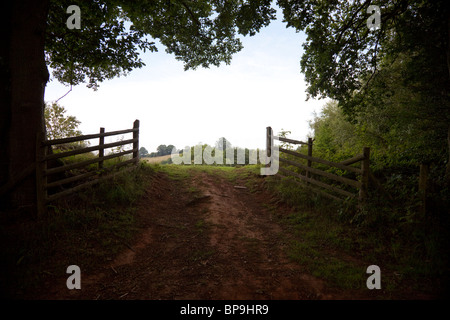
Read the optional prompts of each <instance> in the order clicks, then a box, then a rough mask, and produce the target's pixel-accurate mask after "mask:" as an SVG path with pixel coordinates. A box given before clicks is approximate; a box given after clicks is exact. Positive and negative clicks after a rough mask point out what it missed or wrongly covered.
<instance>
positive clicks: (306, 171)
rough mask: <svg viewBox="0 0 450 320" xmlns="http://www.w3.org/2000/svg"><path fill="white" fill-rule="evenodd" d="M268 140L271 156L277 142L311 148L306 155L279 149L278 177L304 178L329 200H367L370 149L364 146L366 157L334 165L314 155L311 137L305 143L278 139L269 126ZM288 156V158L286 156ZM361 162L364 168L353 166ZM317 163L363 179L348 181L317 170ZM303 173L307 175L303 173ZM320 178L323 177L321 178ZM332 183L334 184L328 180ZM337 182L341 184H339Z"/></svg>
mask: <svg viewBox="0 0 450 320" xmlns="http://www.w3.org/2000/svg"><path fill="white" fill-rule="evenodd" d="M266 137H267V155H268V156H270V155H271V153H272V148H273V143H274V142H273V141H274V140H278V141H281V142H284V143H289V144H294V145H307V146H308V154H307V155H305V154H302V153H300V152H296V151H293V150H289V149H286V148H283V147H279V148H278V150H279V152H280V156H279V165H280V166H279V171H278V173H277V175H279V176H281V177H289V176H291V177H295V178H298V179H300V181H301V182H302V183H303V185H304V186H305V185H306V186H307V187H308V188H310V189H311V190H313V191H315V192H318V193H320V194H322V195H324V196H326V197H328V198H331V199H334V200H338V201H343V200H344V199H346V198H355V197H358V200H359V203H360V204H364V202H365V201H366V199H367V190H368V185H369V174H370V172H369V158H370V148H368V147H364V148H363V150H362V154H359V155H356V156H354V157H352V158H350V159H347V160H345V161H342V162H339V163H337V162H332V161H328V160H325V159H320V158H316V157H313V156H312V153H313V140H312V139H311V138H309V139H308V142H303V141H299V140H293V139H288V138H284V137H278V136H274V135H273V132H272V128H271V127H267V131H266ZM283 154H284V155H283ZM285 155H290V156H292V157H290V158H291V159H288V157H287V156H285ZM297 159H304V160H306V164H303V163H300V162H298V161H295V160H297ZM357 162H361V165H360V167H359V168H358V167H353V166H351V165H352V164H355V163H357ZM313 163H320V164H322V165H326V166H327V167H334V168H338V169H341V170H344V171H346V172H348V173H353V174H354V175H356V176H359V177H360V178H359V179H356V178H348V177H344V176H341V175H337V174H333V173H330V172H327V171H324V170H321V169H319V168H314V167H313ZM283 164H284V165H287V166H291V167H295V168H299V169H301V171H300V172H301V173H298V172H294V171H292V170H290V169H287V168H286V167H285V166H282V165H283ZM302 173H303V174H302ZM319 176H320V177H321V178H322V180H321V178H319ZM323 178H325V179H326V182H325V181H323ZM330 180H332V184H330V183H329V182H328V181H330ZM294 181H295V182H297V183H301V182H300V181H298V180H294ZM336 183H337V184H336ZM342 185H346V186H349V187H350V188H348V187H346V188H344V187H343V186H342ZM348 189H356V190H357V192H352V191H349V190H348Z"/></svg>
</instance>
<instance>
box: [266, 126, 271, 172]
mask: <svg viewBox="0 0 450 320" xmlns="http://www.w3.org/2000/svg"><path fill="white" fill-rule="evenodd" d="M266 156H267V158H268V159H269V158H270V157H271V156H272V128H271V127H267V128H266ZM266 167H270V163H267V164H266Z"/></svg>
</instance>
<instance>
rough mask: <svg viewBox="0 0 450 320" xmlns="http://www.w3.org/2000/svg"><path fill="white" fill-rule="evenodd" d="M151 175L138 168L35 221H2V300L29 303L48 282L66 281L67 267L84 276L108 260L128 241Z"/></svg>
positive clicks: (143, 167) (66, 200) (57, 205)
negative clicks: (138, 206)
mask: <svg viewBox="0 0 450 320" xmlns="http://www.w3.org/2000/svg"><path fill="white" fill-rule="evenodd" d="M154 174H155V170H154V168H152V167H151V166H149V165H145V164H142V165H141V166H139V167H138V168H137V169H136V170H134V171H132V172H131V173H130V172H128V173H124V174H121V175H118V176H116V177H114V178H112V179H108V180H105V181H104V182H101V183H100V184H99V185H97V186H94V187H91V188H87V189H84V190H83V191H81V192H79V193H78V194H76V195H73V196H71V197H68V198H64V199H62V200H60V201H58V202H54V203H52V204H51V205H50V206H49V208H48V213H47V215H46V216H45V217H42V218H40V219H38V220H36V219H30V218H29V217H25V218H17V219H14V220H8V221H2V224H1V230H0V234H1V239H2V243H3V248H2V257H1V259H2V262H1V265H2V269H3V270H2V280H1V286H0V287H1V290H2V292H1V294H2V296H3V297H7V298H33V294H34V293H37V292H39V291H41V290H43V288H47V287H48V282H49V281H51V280H52V279H55V278H59V277H65V276H67V275H66V273H65V272H66V268H67V266H69V265H79V266H83V272H89V271H90V270H92V269H93V268H94V267H96V266H98V265H99V264H101V263H104V262H105V261H108V260H111V259H112V257H113V256H114V255H115V254H116V253H117V252H118V251H119V250H122V249H123V248H124V247H125V246H127V245H128V241H130V239H131V238H132V236H133V232H134V230H135V228H136V221H135V218H134V213H135V210H136V206H135V204H136V203H137V202H138V201H139V200H140V198H141V197H142V195H143V192H144V190H145V189H146V187H147V186H148V184H149V183H151V181H152V177H153V176H154Z"/></svg>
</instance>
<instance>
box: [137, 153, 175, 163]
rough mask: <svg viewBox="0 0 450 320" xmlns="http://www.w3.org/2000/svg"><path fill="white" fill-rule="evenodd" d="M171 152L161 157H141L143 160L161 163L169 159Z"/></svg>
mask: <svg viewBox="0 0 450 320" xmlns="http://www.w3.org/2000/svg"><path fill="white" fill-rule="evenodd" d="M170 156H171V155H170V154H168V155H165V156H160V157H152V158H147V157H146V158H141V160H142V161H146V162H148V163H161V162H162V161H165V160H169V159H170Z"/></svg>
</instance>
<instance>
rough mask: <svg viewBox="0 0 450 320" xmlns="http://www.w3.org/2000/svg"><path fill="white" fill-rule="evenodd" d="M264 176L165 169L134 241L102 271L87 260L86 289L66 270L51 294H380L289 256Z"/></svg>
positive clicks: (145, 201)
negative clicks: (316, 272) (344, 284)
mask: <svg viewBox="0 0 450 320" xmlns="http://www.w3.org/2000/svg"><path fill="white" fill-rule="evenodd" d="M260 180H261V183H260V185H257V186H254V187H252V188H245V187H244V181H240V182H239V181H238V182H233V183H232V182H230V181H229V180H227V179H224V178H220V177H217V176H213V175H210V174H207V173H200V172H198V173H197V174H195V175H193V177H191V178H189V180H188V182H189V183H188V185H186V184H185V182H186V181H182V180H173V179H170V178H169V177H167V176H166V175H165V174H163V173H158V175H157V176H156V177H155V179H154V181H153V183H152V184H151V187H150V188H149V189H148V190H147V194H146V196H145V197H144V199H143V200H142V201H141V203H140V204H139V210H138V220H139V225H140V232H139V234H138V235H137V236H136V239H135V242H134V243H133V244H132V245H131V246H130V247H129V248H126V249H125V250H124V251H123V252H122V253H121V254H119V255H118V256H117V257H116V258H115V259H114V260H113V261H106V262H105V264H104V265H103V266H102V267H101V268H99V270H98V271H97V272H96V273H95V274H84V273H83V266H82V265H80V268H81V283H82V288H81V290H68V289H67V287H66V279H65V278H64V279H61V281H58V282H57V283H59V286H57V287H54V288H48V290H49V291H48V292H47V293H46V294H45V299H100V300H104V299H117V300H120V299H151V300H159V299H163V300H173V299H193V300H197V299H201V300H210V299H219V300H221V299H233V300H234V299H253V300H258V299H284V300H298V299H366V298H373V296H372V297H371V293H370V290H367V292H368V293H367V294H365V296H361V293H356V292H352V291H348V290H346V291H345V292H343V290H338V289H335V288H332V287H330V286H328V285H327V283H325V282H324V281H323V280H320V279H317V278H315V277H313V276H311V275H310V274H307V273H305V272H304V270H302V267H301V266H300V265H298V264H297V263H294V262H292V261H290V260H289V259H288V257H287V255H286V248H287V245H288V244H287V240H286V239H287V238H286V232H285V230H284V228H285V227H284V226H283V225H280V224H279V223H277V222H276V220H277V219H275V217H273V211H271V210H269V209H268V204H270V203H274V202H276V201H277V199H275V198H273V196H272V195H271V194H269V193H268V192H267V191H265V189H264V188H263V180H264V179H260ZM194 189H195V191H196V192H193V190H194ZM189 190H190V191H189ZM277 205H278V206H280V205H279V204H277ZM289 212H290V209H289V208H288V207H283V206H281V207H280V209H279V210H278V211H277V213H276V214H277V215H284V214H289Z"/></svg>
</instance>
